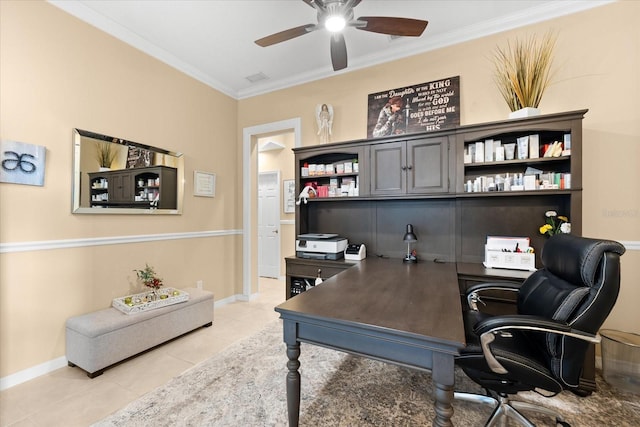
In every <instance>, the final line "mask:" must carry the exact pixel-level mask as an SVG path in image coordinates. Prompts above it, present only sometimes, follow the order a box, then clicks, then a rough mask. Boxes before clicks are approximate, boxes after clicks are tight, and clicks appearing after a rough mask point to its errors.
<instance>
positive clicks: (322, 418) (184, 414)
mask: <svg viewBox="0 0 640 427" xmlns="http://www.w3.org/2000/svg"><path fill="white" fill-rule="evenodd" d="M286 362H287V358H286V355H285V346H284V343H283V341H282V324H281V322H280V321H275V322H272V323H270V324H269V325H268V326H267V327H266V328H265V329H264V330H262V331H261V332H259V333H257V334H255V335H253V336H251V337H249V338H246V339H244V340H242V341H240V342H238V343H235V344H233V345H231V346H230V347H228V348H227V349H225V350H224V351H222V352H220V353H218V354H216V355H215V356H213V357H211V358H210V359H208V360H206V361H204V362H202V363H200V364H198V365H196V366H194V367H193V368H191V369H190V370H188V371H186V372H185V373H183V374H182V375H180V376H178V377H176V378H174V379H172V380H171V381H169V382H168V383H167V384H165V385H163V386H160V387H158V388H157V389H155V390H153V391H151V392H149V393H147V394H146V395H144V396H142V397H141V398H140V399H138V400H136V401H134V402H132V403H130V404H129V405H128V406H126V407H125V408H123V409H121V410H119V411H118V412H116V413H114V414H112V415H110V416H109V417H107V418H105V419H104V420H102V421H100V422H98V423H96V424H94V426H99V427H113V426H127V427H129V426H131V427H136V426H145V427H146V426H225V427H226V426H256V427H258V426H286V425H287V409H286V386H285V376H286V373H287V368H286ZM300 363H301V367H300V373H301V376H302V396H301V405H300V406H301V409H300V425H301V426H323V427H331V426H430V425H431V423H432V419H433V416H434V409H433V400H432V397H431V396H432V392H433V385H432V383H431V378H430V376H429V374H428V373H423V372H418V371H414V370H411V369H407V368H401V367H397V366H393V365H389V364H385V363H382V362H378V361H373V360H368V359H365V358H361V357H357V356H351V355H347V354H344V353H340V352H337V351H334V350H328V349H325V348H322V347H317V346H313V345H309V344H302V353H301V356H300ZM456 390H460V391H470V392H478V391H481V390H480V389H479V387H478V386H476V385H475V384H474V383H472V382H471V381H470V380H469V379H468V378H466V376H465V375H464V373H463V372H462V371H459V370H456ZM523 397H524V398H523V399H522V400H528V401H531V402H538V403H542V404H544V405H546V406H548V407H553V408H555V409H556V410H558V411H560V412H561V413H562V414H563V415H564V417H565V419H566V420H567V421H568V422H569V423H571V425H572V426H574V427H591V426H593V427H600V426H604V425H610V426H614V425H615V426H639V425H640V405H639V404H638V400H639V399H638V396H635V395H632V394H626V393H620V392H618V391H616V390H615V389H612V388H611V387H610V386H609V385H608V384H607V383H605V382H604V381H602V379H601V378H598V392H597V393H593V394H592V395H591V396H589V397H586V398H581V397H578V396H575V395H573V394H572V393H568V392H563V393H561V394H560V395H558V396H556V397H553V398H544V397H541V396H539V395H537V394H536V393H526V394H524V396H523ZM454 411H455V412H454V416H453V419H452V421H453V423H454V425H456V426H465V427H469V426H482V425H484V421H485V420H486V419H487V417H488V416H489V414H490V409H489V408H483V407H481V406H479V405H475V404H472V403H466V402H454ZM531 420H532V421H533V422H535V423H536V425H538V426H555V422H554V420H552V419H550V418H549V417H539V418H538V417H531Z"/></svg>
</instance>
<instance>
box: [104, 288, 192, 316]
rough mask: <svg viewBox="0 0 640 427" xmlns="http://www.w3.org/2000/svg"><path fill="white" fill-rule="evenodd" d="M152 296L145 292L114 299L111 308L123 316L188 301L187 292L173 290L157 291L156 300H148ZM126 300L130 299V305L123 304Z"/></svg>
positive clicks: (149, 292) (163, 289) (151, 292)
mask: <svg viewBox="0 0 640 427" xmlns="http://www.w3.org/2000/svg"><path fill="white" fill-rule="evenodd" d="M174 292H179V294H178V295H174V294H173V293H174ZM152 294H153V291H147V292H142V293H139V294H133V295H127V296H124V297H120V298H116V299H114V300H113V303H112V304H111V305H112V306H113V308H116V309H118V310H120V311H121V312H123V313H125V314H132V313H140V312H142V311H147V310H153V309H154V308H160V307H166V306H168V305H172V304H177V303H180V302H184V301H187V300H188V299H189V294H188V293H187V292H185V291H181V290H179V289H175V288H162V289H159V290H158V291H157V299H155V300H152V299H151V298H149V296H150V295H152ZM160 295H167V298H164V299H161V298H160ZM126 298H131V305H129V304H127V303H125V299H126Z"/></svg>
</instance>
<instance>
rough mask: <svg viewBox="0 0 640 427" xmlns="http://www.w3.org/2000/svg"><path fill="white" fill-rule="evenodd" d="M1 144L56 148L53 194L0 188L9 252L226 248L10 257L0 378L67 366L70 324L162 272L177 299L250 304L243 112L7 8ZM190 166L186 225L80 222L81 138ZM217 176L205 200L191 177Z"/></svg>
mask: <svg viewBox="0 0 640 427" xmlns="http://www.w3.org/2000/svg"><path fill="white" fill-rule="evenodd" d="M0 19H1V21H0V31H1V33H0V43H1V44H0V55H1V56H0V64H1V65H0V93H1V94H2V97H1V100H0V126H1V128H0V137H1V138H2V139H9V140H16V141H22V142H26V143H30V144H37V145H43V146H45V147H46V148H47V158H46V175H45V185H44V186H43V187H34V186H25V185H15V184H0V198H1V203H0V217H1V222H0V237H1V241H2V243H3V244H10V243H20V242H33V241H36V242H37V241H57V240H66V239H82V238H99V237H118V236H132V235H156V234H164V233H187V232H193V233H202V232H208V231H221V232H222V234H223V235H222V236H217V237H203V238H195V239H183V240H164V241H155V242H151V243H135V244H120V245H106V246H91V247H79V248H73V249H55V250H38V251H30V252H23V253H3V254H2V255H0V376H2V377H4V376H6V375H9V374H13V373H16V372H18V371H20V370H23V369H26V368H29V367H33V366H35V365H37V364H40V363H44V362H47V361H50V360H53V359H55V358H58V357H61V356H63V355H64V353H65V349H64V322H65V320H66V319H67V318H68V317H70V316H73V315H77V314H81V313H86V312H89V311H92V310H96V309H99V308H104V307H107V306H108V305H110V302H111V299H112V298H115V297H117V296H121V295H125V294H126V293H127V292H129V290H130V289H131V288H132V287H133V286H135V281H134V273H133V271H132V270H133V269H134V268H142V267H144V265H145V263H147V262H148V263H149V264H151V265H153V266H154V267H155V268H156V270H157V272H158V273H159V274H160V275H161V276H162V277H163V278H164V279H165V282H166V283H167V285H170V286H175V287H178V288H185V287H189V286H195V283H196V281H197V280H203V282H204V288H205V289H208V290H210V291H213V292H214V293H215V299H216V300H220V299H223V298H227V297H230V296H233V295H236V294H240V293H242V277H241V274H242V263H241V261H239V260H241V249H242V236H241V235H240V233H239V232H237V231H234V230H239V229H241V228H242V218H241V215H240V213H239V212H238V211H237V209H236V204H237V199H238V198H240V194H239V193H238V191H237V190H236V188H237V187H238V182H237V175H236V174H235V171H236V169H237V168H238V165H237V164H236V159H237V151H238V150H239V148H238V147H240V146H241V145H239V144H235V141H236V132H237V104H238V102H237V100H234V99H232V98H229V97H227V96H225V95H223V94H221V93H220V92H218V91H216V90H213V89H211V88H210V87H208V86H206V85H204V84H201V83H199V82H197V81H195V80H193V79H191V78H189V77H187V76H186V75H184V74H182V73H180V72H178V71H176V70H175V69H173V68H171V67H169V66H167V65H165V64H162V63H160V62H159V61H157V60H155V59H153V58H151V57H149V56H147V55H145V54H143V53H141V52H140V51H138V50H136V49H134V48H132V47H129V46H127V45H125V44H124V43H122V42H120V41H118V40H116V39H114V38H113V37H111V36H108V35H106V34H105V33H102V32H100V31H98V30H96V29H95V28H93V27H91V26H89V25H87V24H85V23H82V22H80V21H79V20H77V19H75V18H73V17H72V16H70V15H68V14H66V13H64V12H62V11H61V10H59V9H58V8H56V7H54V6H51V5H49V4H47V3H45V2H17V1H1V2H0ZM74 127H79V128H82V129H88V130H92V131H95V132H100V133H104V134H107V135H114V136H118V137H122V138H126V139H129V140H133V141H137V142H141V143H145V144H149V145H154V146H157V147H162V148H165V149H168V150H171V151H176V152H182V153H184V155H185V161H184V164H185V181H186V182H185V200H184V213H183V214H182V215H179V216H166V215H162V216H148V215H134V216H131V215H128V216H122V215H116V216H105V215H75V214H71V182H72V181H71V171H72V129H73V128H74ZM196 169H197V170H202V171H210V172H215V173H216V174H217V189H216V197H215V198H213V199H211V198H204V197H194V196H193V171H194V170H196Z"/></svg>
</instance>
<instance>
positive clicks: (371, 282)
mask: <svg viewBox="0 0 640 427" xmlns="http://www.w3.org/2000/svg"><path fill="white" fill-rule="evenodd" d="M275 310H276V311H277V312H279V313H280V317H281V318H282V319H283V323H284V341H285V343H286V345H287V357H288V359H289V361H288V362H287V367H288V369H289V372H288V373H287V381H286V382H287V409H288V412H289V425H290V426H297V425H298V419H299V412H300V372H299V371H298V368H299V367H300V362H299V360H298V357H299V356H300V343H301V342H305V343H311V344H316V345H321V346H324V347H328V348H332V349H335V350H340V351H345V352H348V353H352V354H357V355H361V356H364V357H368V358H371V359H377V360H381V361H384V362H388V363H393V364H396V365H401V366H407V367H410V368H415V369H419V370H427V371H431V375H432V378H433V382H434V385H435V412H436V416H435V419H434V420H433V425H434V426H451V425H452V423H451V416H452V415H453V407H452V406H451V402H452V400H453V385H454V357H455V356H456V355H457V354H458V350H459V349H460V348H462V347H464V345H465V338H464V326H463V321H462V307H461V304H460V293H459V289H458V280H457V275H456V265H455V264H454V263H433V262H426V261H425V262H419V263H417V264H404V263H402V260H400V259H377V258H369V259H366V260H364V261H361V262H360V263H357V264H356V265H354V266H353V267H351V268H349V269H347V270H345V271H344V272H342V273H340V274H337V275H336V276H333V277H331V278H330V279H328V280H326V281H325V282H324V283H323V284H322V285H320V286H317V287H315V288H313V289H311V290H309V291H307V292H304V293H302V294H300V295H298V296H296V297H295V298H291V299H289V300H287V301H286V302H284V303H283V304H281V305H279V306H278V307H276V308H275Z"/></svg>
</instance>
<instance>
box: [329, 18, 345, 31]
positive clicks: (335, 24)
mask: <svg viewBox="0 0 640 427" xmlns="http://www.w3.org/2000/svg"><path fill="white" fill-rule="evenodd" d="M345 25H347V21H346V20H345V19H344V16H341V15H331V16H329V17H327V19H326V20H325V21H324V27H325V28H326V29H327V30H328V31H330V32H332V33H337V32H340V31H342V30H343V29H344V27H345Z"/></svg>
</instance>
